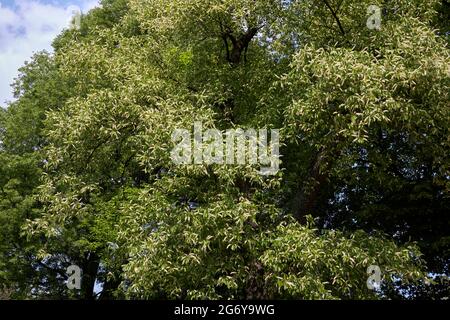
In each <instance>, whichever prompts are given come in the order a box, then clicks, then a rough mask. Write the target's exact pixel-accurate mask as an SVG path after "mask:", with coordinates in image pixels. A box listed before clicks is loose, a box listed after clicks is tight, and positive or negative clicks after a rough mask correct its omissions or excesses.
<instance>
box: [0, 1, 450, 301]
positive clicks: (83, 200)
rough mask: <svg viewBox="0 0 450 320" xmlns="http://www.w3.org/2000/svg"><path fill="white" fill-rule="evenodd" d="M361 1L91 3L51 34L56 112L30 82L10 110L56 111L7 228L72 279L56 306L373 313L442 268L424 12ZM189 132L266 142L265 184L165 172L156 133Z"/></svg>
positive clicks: (444, 150) (441, 198)
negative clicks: (309, 308)
mask: <svg viewBox="0 0 450 320" xmlns="http://www.w3.org/2000/svg"><path fill="white" fill-rule="evenodd" d="M375 2H376V3H373V1H358V2H354V1H331V0H322V1H288V2H279V1H274V0H263V1H240V0H239V1H236V0H233V1H231V0H222V1H219V0H217V1H215V0H214V1H210V0H208V1H206V0H196V1H172V2H170V3H169V2H167V1H162V0H149V1H146V2H142V1H104V2H103V8H100V9H96V10H95V11H93V12H91V13H89V14H88V15H87V16H85V17H83V21H82V25H83V27H82V28H81V30H79V31H76V30H72V31H67V32H66V33H64V34H62V35H61V36H60V37H59V38H58V39H57V40H56V41H55V48H56V52H55V55H54V57H53V58H52V68H54V69H52V70H54V73H52V75H51V79H52V80H54V79H58V80H57V81H58V83H59V84H58V86H55V87H59V86H61V87H62V88H64V94H63V96H61V95H58V93H56V92H54V91H53V90H50V91H49V90H48V89H47V88H40V87H36V86H29V87H24V89H23V91H24V93H23V95H22V96H21V97H20V99H19V102H18V103H19V106H20V107H18V108H19V110H27V109H26V108H29V107H30V106H33V103H35V101H38V103H37V105H41V104H40V102H39V100H38V99H32V101H31V102H30V101H28V100H27V94H28V93H29V92H35V91H36V92H39V94H41V95H42V96H44V97H48V98H51V99H53V98H55V100H52V101H58V102H57V103H53V104H46V105H47V106H48V109H47V108H46V109H45V110H46V111H47V113H46V115H45V121H44V122H42V121H41V122H39V123H40V124H41V125H42V127H40V128H42V130H43V133H42V137H43V138H44V141H45V142H44V143H42V144H41V145H40V148H39V149H40V152H39V153H38V155H39V156H40V157H41V158H39V159H41V161H42V163H43V166H42V168H41V170H42V172H41V171H39V172H38V176H39V177H40V182H39V186H37V184H34V185H33V187H32V188H28V189H27V190H30V189H32V190H33V192H32V194H33V197H32V199H33V200H34V201H36V203H37V204H38V207H39V210H38V212H37V213H36V214H35V215H33V216H27V217H26V218H27V219H28V220H27V222H26V223H24V220H23V219H20V220H19V223H18V228H19V229H21V230H22V232H23V233H24V234H26V235H27V241H29V243H32V244H33V246H35V248H36V250H37V252H38V253H39V256H37V258H36V259H35V261H37V262H38V263H43V261H44V263H45V262H47V261H50V262H52V266H53V267H54V268H56V269H57V270H59V272H63V273H64V267H66V266H67V265H68V264H69V263H74V264H78V265H79V266H80V267H81V268H82V269H83V288H82V290H81V291H79V292H75V293H73V292H70V291H67V290H66V289H63V292H61V293H60V294H61V295H64V296H66V297H78V298H84V299H89V298H95V297H96V294H95V292H94V284H95V282H98V283H101V285H102V286H103V292H102V293H101V294H100V295H99V296H100V298H114V297H128V298H160V299H161V298H171V299H173V298H189V299H201V298H212V299H216V298H222V299H224V298H248V299H251V298H258V299H261V298H265V299H268V298H306V299H314V298H328V299H348V298H356V299H364V298H387V297H399V296H400V297H401V293H400V292H401V290H403V292H404V290H405V289H404V287H407V288H408V290H416V292H417V294H416V296H419V295H421V292H423V288H425V291H426V290H428V289H426V288H429V286H426V285H425V283H426V281H427V277H426V273H427V272H428V271H429V272H448V269H447V268H448V232H446V230H447V229H448V228H446V226H448V223H449V219H448V217H446V216H445V213H446V212H448V209H449V202H448V191H449V179H448V177H449V172H448V168H449V167H450V166H449V160H448V156H447V155H448V151H449V149H450V148H449V141H448V138H447V137H448V131H449V121H448V119H449V118H450V117H449V116H450V114H449V113H450V108H449V103H448V102H449V96H448V90H446V88H448V85H449V79H450V76H449V69H448V65H449V61H450V59H449V51H448V47H447V45H448V43H447V42H446V40H445V35H443V34H442V31H441V32H439V31H435V30H434V29H433V28H434V26H436V25H437V23H438V22H436V21H440V22H442V21H443V20H439V19H438V17H439V15H438V13H437V11H436V8H439V7H438V5H439V4H440V2H438V1H422V0H416V1H406V0H396V1H393V0H392V1H375ZM374 4H376V5H378V6H379V7H380V8H382V9H383V10H382V11H381V12H382V13H383V16H382V19H381V23H382V24H381V29H380V30H377V29H373V28H368V27H367V20H368V19H369V18H370V17H369V15H368V8H369V6H370V5H374ZM436 19H438V20H436ZM440 22H439V23H440ZM441 30H444V29H441ZM42 79H46V78H45V77H44V78H42ZM43 81H44V82H45V83H47V81H46V80H43ZM21 104H23V105H21ZM41 106H42V105H41ZM10 108H11V107H10ZM11 110H14V108H13V109H11ZM33 110H36V109H34V107H33ZM9 112H10V111H9V109H8V111H7V115H6V118H8V113H9ZM11 112H13V111H11ZM40 119H41V118H40ZM13 122H14V123H17V122H16V121H13ZM194 122H197V123H198V122H201V123H202V125H203V127H204V128H205V129H219V130H221V131H224V130H227V129H237V128H244V129H250V128H274V129H278V128H279V129H280V133H281V134H280V136H281V144H282V147H281V150H280V151H281V154H282V168H281V169H282V170H281V171H280V172H278V174H276V175H274V176H262V175H260V174H258V172H257V170H258V169H259V168H258V167H257V166H256V165H252V164H248V165H244V166H242V165H220V164H201V165H183V166H179V165H177V164H176V163H174V162H173V161H172V159H171V157H170V155H171V150H172V149H173V148H174V141H172V133H173V132H174V131H175V130H177V129H187V130H188V131H191V130H192V127H193V125H194ZM20 127H21V126H19V125H17V128H15V129H8V128H6V129H3V130H2V132H5V134H10V133H11V132H16V131H17V132H20V131H21V129H20ZM39 132H40V131H39ZM18 134H19V133H17V134H16V135H18ZM40 134H41V133H33V134H32V136H33V137H34V138H36V137H38V136H39V135H40ZM5 137H6V136H5ZM2 141H3V140H2ZM20 141H23V140H20ZM12 145H13V144H12ZM41 147H43V149H42V150H41ZM5 153H6V155H5V156H7V157H8V158H7V159H6V160H5V162H8V163H10V162H13V160H12V159H11V158H10V157H12V155H13V154H14V151H7V149H5ZM32 154H33V155H35V153H34V152H33V153H32ZM15 171H17V170H16V169H15V170H14V172H15ZM14 174H16V173H14ZM9 208H11V204H9V203H8V204H7V205H6V206H5V209H0V210H3V211H0V212H7V210H10V209H9ZM5 216H6V214H5ZM424 219H427V220H428V222H427V224H423V223H422V221H424ZM10 224H11V223H10V222H8V225H10ZM425 227H426V228H425ZM429 228H433V229H432V231H430V230H429ZM14 234H17V231H15V233H14ZM39 239H45V240H44V241H40V240H39ZM415 242H417V243H415ZM8 250H10V249H6V251H8ZM25 265H27V263H25ZM371 265H378V266H380V267H381V269H382V271H383V287H382V288H381V289H380V291H377V292H374V291H370V290H368V289H367V286H366V281H367V279H368V274H367V272H366V271H367V268H368V267H369V266H371ZM47 266H48V265H47ZM32 269H33V268H32ZM33 270H34V271H36V268H34V269H33ZM38 271H39V272H41V271H42V270H38ZM12 273H14V272H12ZM41 275H42V273H41ZM57 279H59V281H60V282H59V283H58V284H56V285H55V286H54V287H55V288H58V285H60V284H61V282H64V280H65V279H64V278H57ZM48 288H49V286H47V287H46V288H45V289H43V290H42V291H41V292H40V294H42V295H45V294H46V292H48V290H49V289H48ZM25 291H26V290H25ZM31 291H32V290H31ZM435 291H436V292H437V294H435V295H434V296H437V297H439V296H443V295H445V294H446V293H443V294H442V293H439V292H440V291H439V290H435ZM430 292H431V291H430ZM425 296H426V294H425ZM430 297H431V294H430Z"/></svg>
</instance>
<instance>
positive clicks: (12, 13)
mask: <svg viewBox="0 0 450 320" xmlns="http://www.w3.org/2000/svg"><path fill="white" fill-rule="evenodd" d="M14 2H15V7H14V8H13V9H12V8H10V7H6V6H4V5H2V4H1V2H0V106H5V100H12V92H11V91H12V90H11V87H10V84H11V83H12V82H13V80H14V78H15V77H17V74H18V72H17V70H18V69H19V68H20V67H21V66H22V65H23V64H24V62H25V61H26V60H29V59H30V57H31V56H32V55H33V53H35V52H38V51H41V50H47V51H49V52H51V50H52V48H51V43H52V41H53V39H54V38H55V37H56V36H57V35H58V34H59V33H60V32H61V30H62V29H63V28H66V27H68V25H69V22H70V20H71V15H72V13H71V12H72V10H71V8H72V7H73V6H74V5H75V6H79V7H80V8H81V10H82V12H87V11H88V10H90V9H92V8H93V7H94V6H96V5H97V3H98V1H97V0H78V1H77V0H75V1H73V2H70V1H67V2H66V3H65V4H55V3H53V4H48V3H44V2H43V1H42V0H15V1H14Z"/></svg>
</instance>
